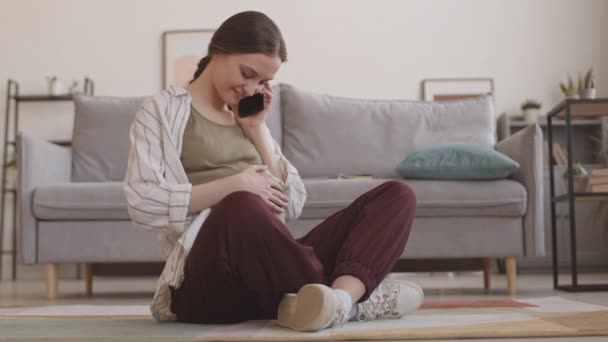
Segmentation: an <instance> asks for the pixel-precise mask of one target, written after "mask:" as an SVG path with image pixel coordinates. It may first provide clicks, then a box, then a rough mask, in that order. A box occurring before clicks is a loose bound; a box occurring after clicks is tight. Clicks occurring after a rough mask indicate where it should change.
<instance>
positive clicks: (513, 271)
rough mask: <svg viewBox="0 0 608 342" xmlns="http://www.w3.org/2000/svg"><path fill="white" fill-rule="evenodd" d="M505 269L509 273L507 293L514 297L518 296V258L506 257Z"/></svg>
mask: <svg viewBox="0 0 608 342" xmlns="http://www.w3.org/2000/svg"><path fill="white" fill-rule="evenodd" d="M505 269H506V272H507V292H508V293H509V295H511V296H513V295H515V294H517V258H515V257H506V258H505Z"/></svg>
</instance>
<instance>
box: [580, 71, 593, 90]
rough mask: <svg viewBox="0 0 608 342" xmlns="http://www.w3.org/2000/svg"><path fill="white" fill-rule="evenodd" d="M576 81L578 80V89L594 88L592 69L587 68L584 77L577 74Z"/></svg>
mask: <svg viewBox="0 0 608 342" xmlns="http://www.w3.org/2000/svg"><path fill="white" fill-rule="evenodd" d="M578 82H579V86H578V87H579V88H578V90H579V91H580V90H582V89H593V88H595V80H594V79H593V69H592V68H589V70H588V71H587V73H586V74H585V77H584V78H581V77H580V76H579V78H578Z"/></svg>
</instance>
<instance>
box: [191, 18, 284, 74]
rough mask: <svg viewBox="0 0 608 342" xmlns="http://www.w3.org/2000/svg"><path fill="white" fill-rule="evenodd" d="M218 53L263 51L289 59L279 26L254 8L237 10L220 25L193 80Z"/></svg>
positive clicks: (282, 60) (266, 53)
mask: <svg viewBox="0 0 608 342" xmlns="http://www.w3.org/2000/svg"><path fill="white" fill-rule="evenodd" d="M219 53H224V54H230V53H263V54H265V55H269V56H278V57H279V58H280V59H281V62H285V61H286V60H287V47H286V46H285V41H284V40H283V36H282V35H281V31H280V30H279V27H278V26H277V25H276V24H275V23H274V21H272V19H270V18H269V17H268V16H266V14H264V13H261V12H255V11H246V12H241V13H237V14H235V15H233V16H231V17H230V18H228V19H226V21H224V22H223V23H222V25H220V27H219V28H218V29H217V31H215V33H214V34H213V37H211V41H210V42H209V47H208V48H207V56H205V57H203V58H202V59H201V60H200V62H199V63H198V67H197V69H196V72H195V73H194V77H193V79H192V81H190V83H192V82H194V80H196V79H197V78H198V77H199V76H200V75H201V74H202V73H203V70H205V68H206V67H207V65H208V64H209V62H210V61H211V58H212V57H213V55H214V54H219Z"/></svg>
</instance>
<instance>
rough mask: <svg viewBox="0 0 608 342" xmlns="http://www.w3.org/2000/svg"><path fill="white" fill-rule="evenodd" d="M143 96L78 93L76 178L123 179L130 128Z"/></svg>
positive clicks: (73, 147) (75, 103) (91, 179)
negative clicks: (105, 95) (108, 95)
mask: <svg viewBox="0 0 608 342" xmlns="http://www.w3.org/2000/svg"><path fill="white" fill-rule="evenodd" d="M142 100H143V97H124V98H123V97H104V96H88V95H82V94H79V95H76V96H74V105H75V110H76V111H75V114H74V134H73V141H72V149H73V153H74V158H73V164H72V165H73V167H72V180H73V181H75V182H105V181H121V180H123V179H124V177H125V172H126V170H127V159H128V157H129V129H130V127H131V123H132V121H133V118H134V117H135V112H136V111H137V109H138V108H139V104H140V103H141V101H142Z"/></svg>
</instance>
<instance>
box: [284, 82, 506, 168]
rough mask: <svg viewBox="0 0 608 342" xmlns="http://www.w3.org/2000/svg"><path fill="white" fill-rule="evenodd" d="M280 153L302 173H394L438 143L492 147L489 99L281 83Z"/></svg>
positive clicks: (493, 126) (493, 127)
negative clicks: (356, 94) (410, 96)
mask: <svg viewBox="0 0 608 342" xmlns="http://www.w3.org/2000/svg"><path fill="white" fill-rule="evenodd" d="M281 103H282V108H281V111H282V114H283V153H284V154H285V156H286V157H287V158H288V159H289V160H290V161H291V162H292V163H293V164H294V166H295V167H296V168H297V169H298V170H299V172H300V174H301V175H302V176H303V177H336V175H338V174H340V173H344V174H371V175H373V176H375V177H379V178H396V177H398V175H397V173H396V172H395V166H396V165H397V164H398V163H399V162H401V161H402V160H403V158H404V157H405V156H407V155H408V154H410V153H412V152H414V151H416V150H419V149H421V148H425V147H429V146H435V145H440V144H452V143H470V144H479V145H482V146H486V147H494V144H495V143H496V118H495V115H494V105H493V100H492V98H491V97H490V96H488V95H484V96H480V97H476V98H472V99H466V100H457V101H445V102H421V101H402V100H364V99H351V98H343V97H335V96H328V95H320V94H313V93H308V92H303V91H300V90H298V89H296V88H294V87H292V86H290V85H287V84H282V86H281Z"/></svg>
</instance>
